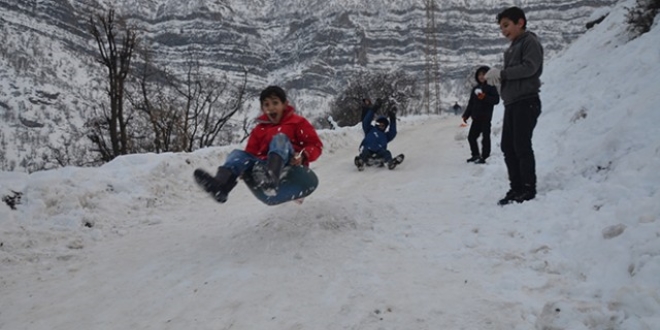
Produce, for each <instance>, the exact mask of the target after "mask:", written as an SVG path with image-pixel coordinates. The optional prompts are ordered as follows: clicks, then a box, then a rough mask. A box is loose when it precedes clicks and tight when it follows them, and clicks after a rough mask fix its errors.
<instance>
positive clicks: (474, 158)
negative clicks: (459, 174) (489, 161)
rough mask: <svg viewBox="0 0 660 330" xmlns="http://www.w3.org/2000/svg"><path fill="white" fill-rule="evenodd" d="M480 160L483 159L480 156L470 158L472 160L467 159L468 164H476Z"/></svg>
mask: <svg viewBox="0 0 660 330" xmlns="http://www.w3.org/2000/svg"><path fill="white" fill-rule="evenodd" d="M479 158H481V157H479V156H472V157H470V158H468V159H467V162H468V163H472V162H476V161H477V160H479Z"/></svg>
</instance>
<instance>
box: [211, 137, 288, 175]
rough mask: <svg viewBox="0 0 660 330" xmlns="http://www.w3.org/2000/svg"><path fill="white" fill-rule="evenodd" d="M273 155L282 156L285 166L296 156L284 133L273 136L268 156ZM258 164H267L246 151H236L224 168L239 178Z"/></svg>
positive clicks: (232, 153)
mask: <svg viewBox="0 0 660 330" xmlns="http://www.w3.org/2000/svg"><path fill="white" fill-rule="evenodd" d="M271 153H276V154H278V155H280V157H282V159H283V160H284V164H289V161H290V160H291V157H293V154H294V150H293V145H291V141H290V140H289V137H288V136H286V135H285V134H283V133H279V134H277V135H275V136H273V139H272V140H270V144H268V154H269V155H270V154H271ZM257 162H261V163H266V161H265V160H263V159H259V158H258V157H257V156H255V155H253V154H250V153H247V152H245V150H240V149H234V150H232V152H230V153H229V155H228V156H227V159H226V160H225V164H224V165H222V167H225V168H228V169H229V170H231V172H232V173H233V174H234V175H236V176H237V177H238V176H241V175H242V174H243V172H245V171H247V170H250V169H252V166H254V164H255V163H257Z"/></svg>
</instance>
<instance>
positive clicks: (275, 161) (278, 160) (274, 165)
mask: <svg viewBox="0 0 660 330" xmlns="http://www.w3.org/2000/svg"><path fill="white" fill-rule="evenodd" d="M267 168H268V177H269V182H268V184H267V185H266V188H270V189H277V187H278V186H279V185H280V174H282V168H284V159H282V157H281V156H280V155H279V154H276V153H274V152H273V153H270V154H268V163H267Z"/></svg>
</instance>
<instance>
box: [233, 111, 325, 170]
mask: <svg viewBox="0 0 660 330" xmlns="http://www.w3.org/2000/svg"><path fill="white" fill-rule="evenodd" d="M294 112H295V109H294V108H293V107H292V106H290V105H289V106H287V107H286V109H285V110H284V113H283V114H282V120H280V123H279V124H273V123H272V122H271V121H270V119H269V118H268V116H266V115H265V114H262V115H261V116H259V117H258V118H257V126H256V127H255V128H254V129H253V130H252V133H250V137H249V138H248V142H247V145H246V146H245V151H246V152H248V153H250V154H253V155H255V156H257V157H258V158H260V159H267V158H268V146H269V145H270V140H272V139H273V136H275V135H276V134H278V133H284V134H285V135H286V136H288V137H289V140H290V141H291V144H292V145H293V150H295V152H296V153H299V152H300V151H301V150H302V151H303V156H304V162H303V165H305V166H309V163H310V162H313V161H315V160H316V159H317V158H319V156H321V152H322V150H323V143H322V142H321V139H319V136H318V134H316V129H314V126H312V124H310V122H309V121H307V119H305V118H304V117H302V116H299V115H297V114H295V113H294Z"/></svg>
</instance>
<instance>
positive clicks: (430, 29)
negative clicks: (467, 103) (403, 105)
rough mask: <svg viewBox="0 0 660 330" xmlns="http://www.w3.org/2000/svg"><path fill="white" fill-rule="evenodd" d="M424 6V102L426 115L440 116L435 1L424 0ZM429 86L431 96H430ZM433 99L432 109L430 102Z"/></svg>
mask: <svg viewBox="0 0 660 330" xmlns="http://www.w3.org/2000/svg"><path fill="white" fill-rule="evenodd" d="M425 2H426V3H425V5H426V33H425V34H426V89H425V90H424V102H425V103H426V113H427V114H431V113H435V114H440V77H439V74H440V73H439V71H440V69H439V67H438V37H437V33H436V26H435V8H436V6H435V0H425ZM431 85H433V94H434V95H431V94H432V93H431ZM432 99H435V105H434V107H431V104H432V102H431V100H432Z"/></svg>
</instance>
